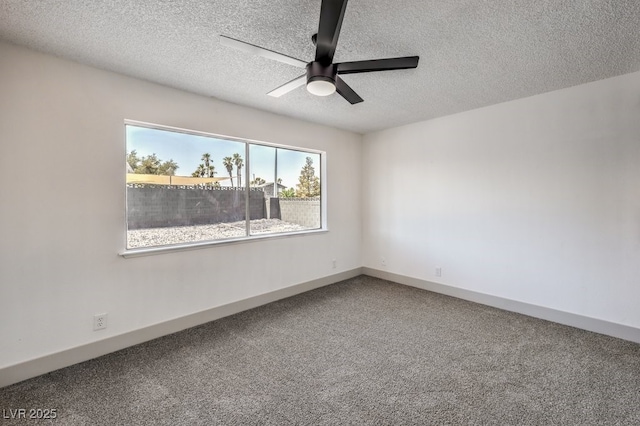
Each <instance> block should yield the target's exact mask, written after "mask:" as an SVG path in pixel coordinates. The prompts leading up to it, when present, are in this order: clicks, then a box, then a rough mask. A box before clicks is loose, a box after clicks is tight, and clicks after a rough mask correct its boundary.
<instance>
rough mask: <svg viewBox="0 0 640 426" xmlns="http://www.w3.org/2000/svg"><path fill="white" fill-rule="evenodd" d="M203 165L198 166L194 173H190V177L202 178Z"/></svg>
mask: <svg viewBox="0 0 640 426" xmlns="http://www.w3.org/2000/svg"><path fill="white" fill-rule="evenodd" d="M204 171H205V168H204V164H200V165H199V166H198V168H197V169H196V171H195V172H193V173H191V176H192V177H204Z"/></svg>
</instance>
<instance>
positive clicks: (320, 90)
mask: <svg viewBox="0 0 640 426" xmlns="http://www.w3.org/2000/svg"><path fill="white" fill-rule="evenodd" d="M336 74H337V70H336V66H335V65H333V64H329V65H323V64H321V63H320V62H317V61H313V62H309V63H308V64H307V90H308V91H309V92H311V93H313V94H314V95H317V96H327V95H330V94H332V93H333V92H335V91H336Z"/></svg>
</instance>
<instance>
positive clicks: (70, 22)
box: [0, 0, 640, 133]
mask: <svg viewBox="0 0 640 426" xmlns="http://www.w3.org/2000/svg"><path fill="white" fill-rule="evenodd" d="M319 13H320V0H298V1H294V0H236V1H223V0H208V1H204V0H174V1H169V0H128V1H126V0H108V1H107V0H40V1H36V0H2V1H0V38H1V39H5V40H8V41H11V42H14V43H17V44H21V45H25V46H28V47H31V48H34V49H36V50H40V51H44V52H49V53H52V54H55V55H58V56H61V57H65V58H68V59H71V60H75V61H78V62H82V63H86V64H90V65H93V66H96V67H98V68H103V69H107V70H111V71H116V72H119V73H122V74H126V75H130V76H134V77H138V78H142V79H145V80H150V81H154V82H158V83H161V84H164V85H167V86H172V87H176V88H180V89H184V90H187V91H190V92H194V93H198V94H202V95H205V96H212V97H215V98H218V99H222V100H225V101H228V102H233V103H236V104H241V105H247V106H251V107H255V108H259V109H263V110H267V111H272V112H275V113H279V114H283V115H287V116H291V117H296V118H299V119H303V120H308V121H313V122H317V123H321V124H325V125H329V126H334V127H338V128H343V129H348V130H352V131H355V132H359V133H366V132H370V131H375V130H379V129H384V128H388V127H393V126H397V125H402V124H406V123H411V122H415V121H420V120H426V119H430V118H434V117H439V116H443V115H448V114H452V113H456V112H461V111H466V110H470V109H474V108H478V107H482V106H486V105H491V104H496V103H499V102H504V101H508V100H513V99H517V98H522V97H526V96H531V95H535V94H539V93H544V92H548V91H551V90H556V89H560V88H564V87H569V86H574V85H577V84H582V83H586V82H590V81H595V80H600V79H603V78H608V77H613V76H616V75H621V74H626V73H629V72H634V71H639V70H640V31H638V29H639V24H640V1H639V0H533V1H532V0H386V1H383V0H351V1H350V2H349V4H348V6H347V10H346V15H345V18H344V22H343V25H342V31H341V33H340V38H339V41H338V47H337V50H336V55H335V62H344V61H354V60H363V59H377V58H385V57H394V56H409V55H419V56H420V64H419V65H418V68H417V69H414V70H400V71H389V72H378V73H367V74H352V75H346V76H344V77H343V78H344V80H345V81H346V82H347V83H348V84H349V85H350V86H351V87H352V88H353V89H354V90H355V91H356V92H357V93H358V94H359V95H360V96H361V97H362V98H364V102H363V103H360V104H357V105H350V104H349V103H348V102H347V101H345V100H344V99H343V98H341V97H340V96H339V95H337V94H334V95H331V96H329V97H326V98H319V97H314V96H313V95H311V94H309V93H308V92H307V91H306V90H304V88H303V87H301V88H298V89H296V90H295V91H293V92H291V93H288V94H286V95H284V96H282V97H280V98H273V97H270V96H267V95H266V93H267V92H269V91H270V90H272V89H274V88H276V87H278V86H280V85H281V84H283V83H285V82H287V81H289V80H291V79H293V78H295V77H297V76H299V75H300V74H302V72H303V71H304V70H301V69H299V68H295V67H293V66H290V65H287V64H283V63H280V62H275V61H271V60H268V59H264V58H260V57H254V56H251V55H249V54H246V53H244V52H241V51H238V50H234V49H231V48H228V47H224V46H222V45H220V44H219V41H218V37H217V36H218V35H219V34H223V35H227V36H229V37H233V38H236V39H240V40H243V41H246V42H249V43H252V44H256V45H259V46H262V47H265V48H267V49H271V50H275V51H278V52H282V53H284V54H287V55H289V56H293V57H296V58H299V59H302V60H304V61H310V60H312V58H313V56H314V51H315V50H314V46H313V45H312V43H311V35H312V34H313V33H315V32H316V31H317V26H318V17H319ZM0 60H1V58H0ZM0 78H1V76H0Z"/></svg>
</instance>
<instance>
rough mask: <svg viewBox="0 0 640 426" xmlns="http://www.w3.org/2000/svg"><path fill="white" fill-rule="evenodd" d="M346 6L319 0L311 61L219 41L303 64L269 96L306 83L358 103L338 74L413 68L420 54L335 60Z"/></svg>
mask: <svg viewBox="0 0 640 426" xmlns="http://www.w3.org/2000/svg"><path fill="white" fill-rule="evenodd" d="M346 8H347V0H322V4H321V6H320V24H319V25H318V33H317V34H314V35H313V36H312V37H311V40H312V42H313V44H314V45H315V46H316V56H315V59H314V60H313V61H311V62H308V63H307V62H305V61H302V60H300V59H296V58H293V57H291V56H287V55H284V54H282V53H278V52H274V51H272V50H269V49H265V48H263V47H260V46H256V45H253V44H250V43H246V42H244V41H240V40H236V39H233V38H231V37H226V36H222V35H221V36H220V43H221V44H223V45H224V46H228V47H232V48H236V49H240V50H243V51H245V52H247V53H251V54H254V55H259V56H262V57H265V58H269V59H274V60H276V61H280V62H284V63H286V64H290V65H293V66H296V67H298V68H306V70H307V72H306V73H305V74H303V75H301V76H300V77H297V78H294V79H293V80H291V81H290V82H288V83H285V84H283V85H282V86H280V87H278V88H276V89H274V90H272V91H271V92H269V93H267V94H268V95H269V96H274V97H280V96H282V95H284V94H285V93H289V92H290V91H292V90H293V89H296V88H298V87H300V86H302V85H303V84H306V85H307V90H308V91H309V92H310V93H312V94H314V95H316V96H328V95H331V94H332V93H334V92H338V93H339V94H340V95H341V96H342V97H343V98H345V99H346V100H347V101H349V102H350V103H351V104H357V103H359V102H362V101H363V99H362V98H361V97H360V96H358V94H357V93H356V92H355V91H354V90H353V89H352V88H351V87H349V85H347V83H345V82H344V80H342V79H341V78H340V75H341V74H356V73H362V72H373V71H390V70H400V69H407V68H416V67H417V66H418V59H420V58H419V57H418V56H405V57H401V58H387V59H371V60H368V61H355V62H341V63H338V64H334V63H333V55H334V53H335V51H336V46H337V44H338V36H339V35H340V27H342V19H343V18H344V13H345V10H346Z"/></svg>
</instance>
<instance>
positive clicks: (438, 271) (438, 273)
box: [436, 268, 442, 277]
mask: <svg viewBox="0 0 640 426" xmlns="http://www.w3.org/2000/svg"><path fill="white" fill-rule="evenodd" d="M441 276H442V268H436V277H441Z"/></svg>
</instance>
